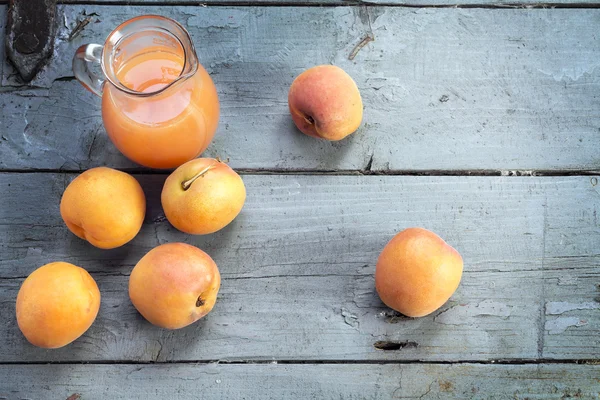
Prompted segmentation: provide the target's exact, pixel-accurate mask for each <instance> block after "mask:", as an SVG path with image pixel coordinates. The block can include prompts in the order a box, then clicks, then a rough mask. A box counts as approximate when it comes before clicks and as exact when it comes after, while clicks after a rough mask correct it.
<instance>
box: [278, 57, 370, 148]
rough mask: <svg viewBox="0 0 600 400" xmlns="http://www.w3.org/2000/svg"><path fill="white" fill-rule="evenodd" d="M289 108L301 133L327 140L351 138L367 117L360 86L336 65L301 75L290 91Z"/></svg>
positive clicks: (313, 68) (319, 67)
mask: <svg viewBox="0 0 600 400" xmlns="http://www.w3.org/2000/svg"><path fill="white" fill-rule="evenodd" d="M288 105H289V108H290V113H291V114H292V119H293V120H294V123H295V124H296V126H297V127H298V129H300V131H302V132H303V133H304V134H306V135H309V136H313V137H317V138H322V139H327V140H341V139H343V138H345V137H346V136H348V135H350V134H351V133H352V132H354V131H356V130H357V129H358V127H359V126H360V123H361V121H362V116H363V104H362V99H361V97H360V92H359V91H358V87H357V86H356V83H355V82H354V80H353V79H352V78H351V77H350V75H348V74H347V73H346V72H345V71H344V70H343V69H341V68H340V67H336V66H334V65H319V66H316V67H312V68H309V69H307V70H306V71H304V72H303V73H301V74H300V75H298V77H297V78H296V79H295V80H294V82H292V85H291V87H290V91H289V93H288Z"/></svg>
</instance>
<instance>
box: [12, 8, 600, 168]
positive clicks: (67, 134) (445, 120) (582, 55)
mask: <svg viewBox="0 0 600 400" xmlns="http://www.w3.org/2000/svg"><path fill="white" fill-rule="evenodd" d="M2 10H3V11H2V12H1V13H0V19H3V18H4V15H5V13H4V10H5V8H2ZM61 11H62V12H64V24H61V27H60V31H59V33H58V37H59V38H60V39H59V40H58V42H57V43H56V52H55V57H54V58H53V60H52V62H51V63H50V65H49V66H48V67H47V68H46V69H45V70H44V71H43V72H42V73H41V74H40V75H39V77H38V78H37V79H36V80H35V81H34V83H33V85H34V86H33V87H32V88H30V89H27V88H26V87H19V86H15V87H14V88H13V85H18V82H16V80H15V77H14V76H13V74H12V69H11V67H10V66H9V65H4V71H3V74H2V76H3V83H2V84H3V86H4V88H2V89H1V90H3V91H4V92H3V93H0V96H1V97H0V106H1V107H2V109H3V113H2V115H1V116H0V131H1V132H2V135H3V136H4V138H3V139H2V140H0V169H36V168H44V169H58V168H63V169H70V170H73V169H75V170H79V169H85V168H88V167H90V166H96V165H102V164H109V165H112V166H116V167H123V168H132V167H135V165H133V164H132V163H130V162H129V161H127V160H126V159H125V158H124V157H122V156H121V155H120V154H119V153H118V152H117V150H116V149H115V148H114V147H113V146H112V144H111V143H110V142H109V140H108V139H107V137H106V135H105V133H104V131H103V128H102V124H101V119H100V109H99V101H98V99H97V98H95V97H94V96H93V95H92V94H90V93H87V92H86V91H85V90H84V89H83V88H82V87H81V86H80V85H79V83H78V82H76V81H72V80H69V77H70V76H72V72H71V57H72V54H73V53H74V51H75V49H76V48H77V47H78V46H79V45H81V44H83V43H89V42H102V40H103V38H105V37H106V35H107V34H108V33H109V31H110V29H111V28H113V27H114V26H116V25H117V24H118V23H120V22H122V21H123V20H125V19H127V18H129V17H131V16H133V15H138V14H145V13H155V12H157V9H156V8H155V7H148V6H146V7H136V6H131V7H130V6H92V5H86V6H62V8H61ZM160 12H161V13H163V14H165V15H168V16H171V17H173V18H175V19H177V20H179V21H181V22H182V23H184V24H185V26H186V27H187V28H188V29H189V30H190V32H191V35H192V37H193V38H194V41H195V43H196V44H197V48H198V51H199V54H200V59H201V62H202V63H203V64H204V65H205V66H206V67H207V68H208V69H209V70H210V72H211V73H212V76H213V78H214V80H215V82H216V84H217V86H218V89H219V93H220V98H221V100H222V119H221V124H220V128H219V132H218V133H217V136H216V138H215V141H214V143H213V145H212V146H211V147H210V148H209V150H208V151H207V152H206V154H207V155H210V156H216V155H219V156H221V157H223V158H227V157H229V158H230V159H231V163H232V165H233V166H234V167H236V168H258V169H261V168H266V169H311V170H312V169H351V170H352V169H364V168H366V167H367V166H369V165H370V167H371V169H373V170H390V169H391V170H473V169H476V170H480V169H494V170H497V169H500V170H513V169H518V170H531V169H534V170H565V169H567V170H582V169H585V170H589V169H591V170H598V169H600V158H599V157H598V151H597V149H598V147H599V145H600V134H599V128H600V97H599V96H597V93H598V92H599V91H600V68H598V66H599V65H600V62H599V61H598V60H600V40H598V36H597V29H596V27H597V26H598V25H599V23H600V10H596V9H585V10H577V9H573V10H483V9H407V8H393V7H391V8H390V7H331V8H318V7H235V8H228V7H208V8H202V7H161V8H160ZM84 13H86V14H91V13H97V14H98V16H96V17H94V18H95V19H94V20H93V22H92V23H90V24H88V25H87V26H86V27H85V29H84V30H83V31H82V32H81V34H79V35H78V36H77V37H75V38H74V39H73V40H72V41H70V42H69V41H68V37H69V33H70V32H71V30H72V29H73V28H74V27H75V26H76V24H77V21H78V20H80V19H82V18H84V16H83V14H84ZM96 21H101V22H98V23H96ZM515 32H516V33H515ZM2 34H3V33H0V35H2ZM367 34H372V35H374V37H375V41H374V42H371V43H369V44H368V45H367V46H365V47H364V48H362V50H360V52H359V53H358V55H357V56H356V58H355V59H354V60H353V61H350V60H348V56H349V54H350V53H352V50H353V49H354V48H355V46H356V45H357V44H358V43H359V42H360V41H361V40H362V39H363V38H364V37H365V36H366V35H367ZM321 63H335V64H337V65H340V66H341V67H343V68H344V69H346V70H347V71H348V72H349V73H350V74H351V75H352V76H353V77H354V78H355V79H356V81H357V83H358V85H359V87H360V89H361V92H362V94H363V99H364V103H365V119H364V126H362V127H361V128H360V131H359V132H358V133H357V134H356V135H353V136H352V137H350V138H349V139H347V140H344V141H342V142H338V143H328V142H323V141H319V140H314V139H312V138H309V137H306V136H304V135H302V134H300V133H298V132H297V131H296V130H295V128H294V127H293V124H292V122H291V119H290V117H289V112H288V110H287V90H288V87H289V85H290V83H291V81H292V80H293V78H294V76H296V75H297V74H298V73H300V72H301V71H302V70H303V69H305V68H307V67H310V66H312V65H315V64H321ZM64 79H66V80H64ZM370 160H371V161H372V162H370Z"/></svg>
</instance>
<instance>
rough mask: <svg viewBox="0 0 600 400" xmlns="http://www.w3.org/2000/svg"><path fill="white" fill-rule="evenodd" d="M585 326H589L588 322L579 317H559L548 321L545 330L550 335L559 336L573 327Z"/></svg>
mask: <svg viewBox="0 0 600 400" xmlns="http://www.w3.org/2000/svg"><path fill="white" fill-rule="evenodd" d="M584 325H587V321H586V320H583V319H579V318H577V317H558V318H556V319H553V320H549V321H546V325H545V326H544V328H545V329H546V330H547V331H548V334H549V335H559V334H561V333H563V332H564V331H566V330H567V329H568V328H570V327H572V326H574V327H580V326H584Z"/></svg>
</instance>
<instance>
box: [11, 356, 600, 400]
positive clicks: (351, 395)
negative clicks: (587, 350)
mask: <svg viewBox="0 0 600 400" xmlns="http://www.w3.org/2000/svg"><path fill="white" fill-rule="evenodd" d="M33 375H35V376H36V381H35V382H34V381H32V380H31V379H29V378H30V377H31V376H33ZM92 376H93V377H94V379H93V380H90V377H92ZM599 376H600V366H598V365H573V366H571V367H569V368H565V367H564V366H562V365H548V364H541V365H538V366H534V365H480V364H457V365H443V364H427V365H415V364H411V365H361V366H360V368H357V367H356V366H352V365H347V364H345V365H282V364H279V365H275V364H263V365H222V364H221V365H219V364H207V365H206V364H205V365H198V364H185V365H182V364H179V365H178V364H174V365H173V364H162V365H44V366H0V382H2V381H3V380H5V379H6V380H10V383H9V384H8V385H7V386H6V388H5V389H4V390H2V389H0V398H1V396H5V397H8V398H12V396H14V398H28V399H66V398H68V397H69V396H73V395H75V396H77V395H80V396H81V400H86V399H123V398H126V397H125V396H127V395H128V394H130V393H131V391H129V390H128V388H129V387H132V386H133V387H135V388H136V389H137V390H138V396H139V398H143V399H148V400H155V399H156V400H158V399H160V400H164V399H169V398H177V399H182V400H186V399H198V398H202V399H272V400H281V399H319V400H330V399H331V400H334V399H335V400H338V399H380V400H389V399H421V400H427V399H440V398H452V399H469V398H478V399H487V398H489V399H511V400H512V399H517V400H518V399H521V400H522V399H545V400H550V399H557V400H558V399H561V400H562V399H567V398H575V399H596V398H597V394H598V393H597V391H596V390H594V389H592V388H594V387H597V385H598V377H599ZM56 382H63V383H62V384H60V385H57V384H56ZM174 394H175V396H176V397H174ZM127 398H131V397H127Z"/></svg>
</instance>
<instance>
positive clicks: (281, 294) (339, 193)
mask: <svg viewBox="0 0 600 400" xmlns="http://www.w3.org/2000/svg"><path fill="white" fill-rule="evenodd" d="M74 176H75V175H74V174H47V173H44V174H40V173H37V174H23V173H19V174H6V173H5V174H0V188H2V192H3V196H2V197H3V202H2V204H1V207H0V220H1V221H2V224H1V225H0V243H1V246H2V247H1V254H2V260H1V261H0V315H2V316H3V317H4V318H5V323H4V324H1V325H0V348H1V349H2V352H1V353H0V362H2V361H11V362H19V361H38V362H46V361H73V362H85V361H93V360H98V361H109V360H119V361H178V360H192V361H193V360H217V359H223V360H271V359H274V360H320V359H327V360H430V361H460V360H494V359H538V358H556V359H574V358H576V359H598V358H600V357H599V356H600V343H599V342H598V337H599V333H600V313H599V312H598V306H599V305H600V303H599V302H598V296H600V291H599V290H598V287H597V284H598V283H599V282H600V269H599V268H598V265H599V262H600V255H599V254H598V251H597V249H598V243H599V242H600V228H599V222H598V219H597V218H596V215H597V213H598V211H600V210H599V209H600V201H599V200H600V194H599V189H598V186H597V177H545V178H544V177H400V176H397V177H383V176H298V175H279V176H268V175H243V179H244V181H245V184H246V187H247V192H248V198H247V202H246V205H245V206H244V209H243V211H242V213H241V215H240V216H239V217H238V218H237V219H236V220H235V221H234V222H233V223H232V224H231V225H230V226H229V227H227V228H226V229H224V230H222V231H220V232H218V233H217V234H214V235H208V236H190V235H186V234H183V233H180V232H178V231H176V230H175V229H174V228H172V227H171V226H170V225H169V223H168V222H167V221H165V219H164V214H163V213H162V210H161V207H160V203H159V198H160V196H159V194H160V190H161V187H162V182H163V180H164V176H157V175H139V176H137V177H138V179H139V180H140V182H141V183H142V186H143V188H144V190H145V192H146V196H147V199H148V215H147V221H146V223H145V224H144V226H143V227H142V230H141V232H140V234H139V235H138V237H136V238H135V239H134V240H133V241H132V242H131V243H129V244H128V245H126V246H124V247H122V248H119V249H116V250H112V251H105V250H99V249H95V248H93V247H92V246H91V245H88V244H87V243H85V242H83V241H82V240H80V239H78V238H77V237H75V236H74V235H72V234H71V233H70V232H69V231H68V230H67V228H66V227H64V226H63V223H62V221H61V218H60V214H59V210H58V205H59V201H60V196H61V194H62V191H63V190H64V187H65V185H66V184H67V183H68V182H69V180H70V179H72V178H73V177H74ZM594 183H596V186H594ZM9 185H10V186H9ZM410 226H424V227H426V228H429V229H431V230H433V231H434V232H437V233H438V234H439V235H441V236H442V237H443V238H445V239H446V240H447V241H448V243H450V244H451V245H452V246H454V247H455V248H456V249H457V250H458V251H459V252H461V254H462V255H463V257H464V260H465V273H464V276H463V280H462V283H461V285H460V287H459V289H458V291H457V292H456V294H455V295H454V296H453V297H452V298H451V300H450V301H449V302H448V303H447V304H445V305H444V306H443V307H442V308H441V309H440V310H439V311H437V312H435V313H434V314H432V315H430V316H428V317H425V318H420V319H404V318H401V317H399V316H398V315H396V314H394V313H393V312H391V311H390V310H389V309H388V308H386V307H385V306H384V305H383V304H382V303H381V302H380V300H379V298H378V297H377V294H376V292H375V289H374V283H373V273H374V266H375V263H376V261H377V257H378V255H379V252H380V251H381V249H382V248H383V246H384V245H385V244H386V243H387V241H388V240H389V239H391V237H392V236H393V235H394V234H395V233H396V232H398V231H400V230H402V229H404V228H407V227H410ZM175 241H184V242H187V243H190V244H193V245H196V246H198V247H200V248H202V249H203V250H205V251H207V252H208V253H209V254H210V255H211V256H212V257H213V258H214V259H215V261H216V262H217V264H218V265H219V268H220V271H221V274H222V277H223V282H222V287H221V291H220V295H219V301H218V303H217V305H216V306H215V309H214V311H213V312H212V313H211V314H209V315H208V317H206V319H204V320H202V321H200V322H199V323H197V324H194V325H192V326H190V327H188V328H185V329H182V330H179V331H174V332H170V331H165V330H161V329H158V328H155V327H152V326H151V325H150V324H148V323H147V322H145V321H144V320H143V319H142V318H141V317H140V316H139V315H138V313H137V312H136V311H135V309H134V308H133V306H132V305H131V303H130V301H129V298H128V294H127V284H128V275H129V272H130V271H131V268H132V267H133V265H135V263H136V262H137V261H138V260H139V259H140V258H141V257H142V256H143V255H144V254H145V253H146V252H147V251H149V250H150V249H151V248H153V247H154V246H156V245H157V244H159V243H166V242H175ZM57 260H64V261H68V262H72V263H74V264H76V265H79V266H82V267H84V268H87V269H88V270H89V271H90V272H91V274H92V276H94V278H96V279H97V281H98V284H99V286H100V290H101V292H102V296H103V297H102V305H101V309H100V314H99V316H98V319H97V321H96V322H95V323H94V325H93V326H92V328H91V329H90V330H89V331H88V332H87V333H86V334H85V335H84V336H83V337H82V338H81V339H79V340H77V341H75V342H74V343H73V344H72V345H70V346H67V347H65V348H63V349H58V350H53V351H47V350H40V349H37V348H35V347H33V346H31V345H29V344H28V343H27V342H26V341H25V339H24V338H23V336H22V335H21V333H20V332H19V330H18V327H17V326H16V321H15V317H14V302H15V298H16V294H17V291H18V288H19V286H20V284H21V282H22V281H23V278H24V277H25V276H27V275H28V274H29V273H30V272H31V271H33V270H34V269H35V268H37V267H38V266H40V265H42V264H45V263H47V262H51V261H57ZM565 318H567V319H565ZM574 318H576V320H575V319H574ZM381 341H383V342H396V343H405V342H414V343H416V344H418V347H414V346H412V345H408V346H405V347H402V346H398V347H400V349H398V350H389V351H383V350H378V349H377V348H376V346H375V345H376V343H377V342H381Z"/></svg>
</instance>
